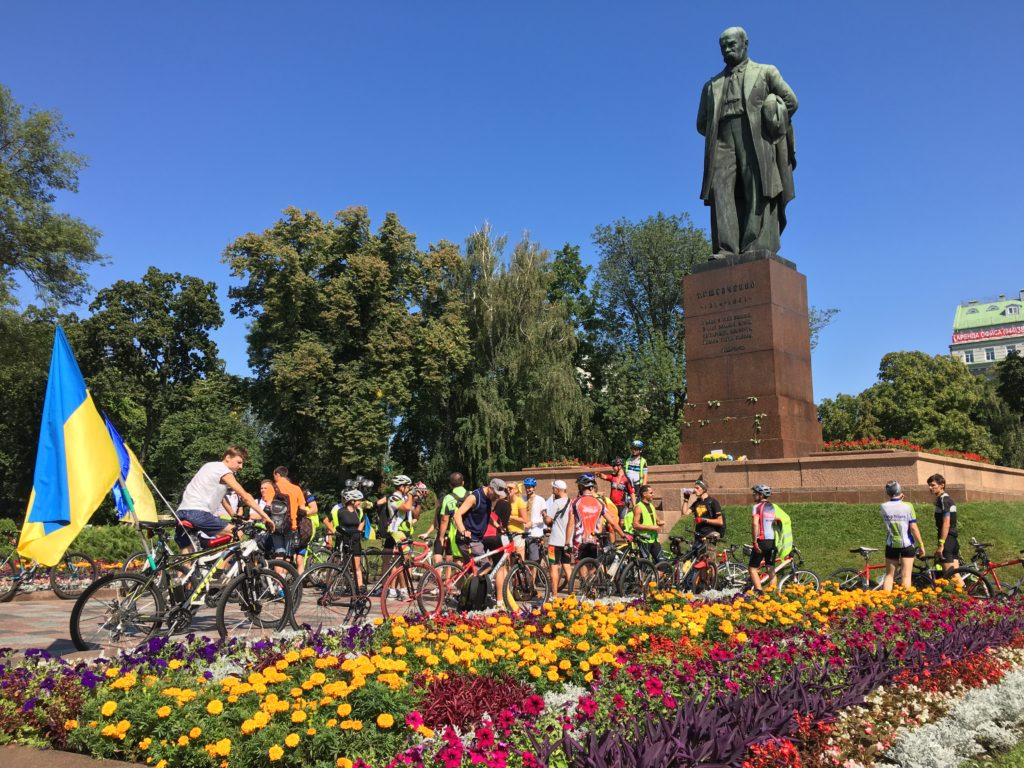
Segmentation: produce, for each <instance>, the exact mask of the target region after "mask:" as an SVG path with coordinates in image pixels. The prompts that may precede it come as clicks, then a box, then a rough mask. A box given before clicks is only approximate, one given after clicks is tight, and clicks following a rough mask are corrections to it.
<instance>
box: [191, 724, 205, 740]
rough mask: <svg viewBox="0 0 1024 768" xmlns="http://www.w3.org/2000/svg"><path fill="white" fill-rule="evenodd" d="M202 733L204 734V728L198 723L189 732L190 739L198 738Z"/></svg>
mask: <svg viewBox="0 0 1024 768" xmlns="http://www.w3.org/2000/svg"><path fill="white" fill-rule="evenodd" d="M202 735H203V729H202V728H200V727H199V726H198V725H197V726H196V727H195V728H193V729H192V730H191V731H189V732H188V737H189V738H190V739H198V738H199V737H200V736H202Z"/></svg>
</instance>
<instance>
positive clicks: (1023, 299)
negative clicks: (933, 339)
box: [949, 290, 1024, 371]
mask: <svg viewBox="0 0 1024 768" xmlns="http://www.w3.org/2000/svg"><path fill="white" fill-rule="evenodd" d="M1014 351H1016V352H1017V353H1018V354H1022V355H1024V290H1022V291H1021V292H1020V295H1019V296H1018V297H1017V298H1016V299H1007V298H1006V296H1005V295H1000V296H999V298H998V299H995V300H991V301H989V300H979V299H973V300H971V301H968V302H967V303H966V304H961V305H959V306H958V307H957V308H956V316H955V317H954V318H953V341H952V343H951V344H950V345H949V352H950V354H951V355H953V356H955V357H957V358H959V359H960V360H962V361H963V362H964V363H966V364H967V367H968V368H970V369H971V370H972V371H983V370H985V369H986V368H991V367H992V366H993V365H995V364H996V363H998V362H999V361H1000V360H1002V359H1003V358H1005V357H1006V356H1007V355H1008V354H1009V353H1011V352H1014Z"/></svg>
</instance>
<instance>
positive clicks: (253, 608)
mask: <svg viewBox="0 0 1024 768" xmlns="http://www.w3.org/2000/svg"><path fill="white" fill-rule="evenodd" d="M291 618H292V596H291V591H290V590H289V589H288V581H287V580H286V579H285V577H284V576H282V575H281V574H279V573H277V571H272V570H270V569H269V568H260V569H256V568H249V569H246V571H245V572H243V573H242V574H241V575H239V576H236V577H235V578H234V579H232V580H231V582H230V583H229V584H228V585H227V586H226V587H224V589H223V591H222V592H221V594H220V599H219V600H218V601H217V631H218V632H219V633H220V636H221V638H226V637H228V635H231V637H237V638H239V639H243V640H245V639H249V640H260V639H263V638H265V637H267V636H269V635H271V634H272V633H274V632H277V631H278V630H280V629H283V628H284V626H285V625H286V624H287V623H288V622H289V621H290V620H291Z"/></svg>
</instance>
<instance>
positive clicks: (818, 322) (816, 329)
mask: <svg viewBox="0 0 1024 768" xmlns="http://www.w3.org/2000/svg"><path fill="white" fill-rule="evenodd" d="M838 314H839V310H838V309H836V308H835V307H830V308H827V309H818V308H817V307H811V308H810V310H809V311H808V313H807V324H808V325H809V326H810V329H811V349H812V350H814V349H815V348H816V347H817V346H818V341H819V340H820V339H821V332H822V331H823V330H825V328H826V327H828V325H829V323H831V322H832V320H833V318H835V316H836V315H838Z"/></svg>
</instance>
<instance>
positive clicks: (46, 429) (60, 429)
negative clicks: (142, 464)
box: [18, 326, 120, 565]
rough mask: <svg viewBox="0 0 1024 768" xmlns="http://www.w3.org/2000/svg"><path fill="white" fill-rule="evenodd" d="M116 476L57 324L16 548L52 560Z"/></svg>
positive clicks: (106, 439)
mask: <svg viewBox="0 0 1024 768" xmlns="http://www.w3.org/2000/svg"><path fill="white" fill-rule="evenodd" d="M119 477H120V466H119V462H118V458H117V450H116V449H115V448H114V443H113V441H111V439H110V433H108V432H107V427H106V425H105V424H104V423H103V418H102V417H101V416H100V415H99V413H98V412H97V411H96V406H95V405H93V402H92V396H91V395H90V394H89V391H88V390H87V389H86V388H85V380H84V379H83V378H82V373H81V371H80V370H79V369H78V363H77V362H75V356H74V355H73V354H72V353H71V347H70V346H68V340H67V338H66V337H65V336H64V331H62V330H61V328H60V326H57V330H56V332H55V333H54V336H53V356H52V357H51V358H50V376H49V380H48V381H47V382H46V401H45V402H44V403H43V422H42V425H41V426H40V429H39V449H38V450H37V452H36V471H35V478H34V480H33V481H32V494H31V495H30V496H29V499H28V511H27V513H26V514H25V524H24V525H23V526H22V528H21V540H20V541H19V542H18V552H19V553H20V554H21V555H22V556H24V557H27V558H31V559H33V560H38V561H39V562H40V563H42V564H43V565H56V564H57V562H58V561H59V560H60V558H61V557H62V556H63V554H64V553H65V552H66V551H67V549H68V547H69V546H71V542H72V541H74V540H75V537H76V536H78V533H79V531H81V530H82V528H83V527H84V526H85V524H86V523H87V522H88V521H89V518H90V517H92V513H93V512H95V511H96V508H97V507H98V506H99V505H100V504H101V503H103V500H104V499H105V498H106V496H107V494H108V493H110V488H111V486H113V485H114V483H115V482H116V481H117V479H118V478H119Z"/></svg>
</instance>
